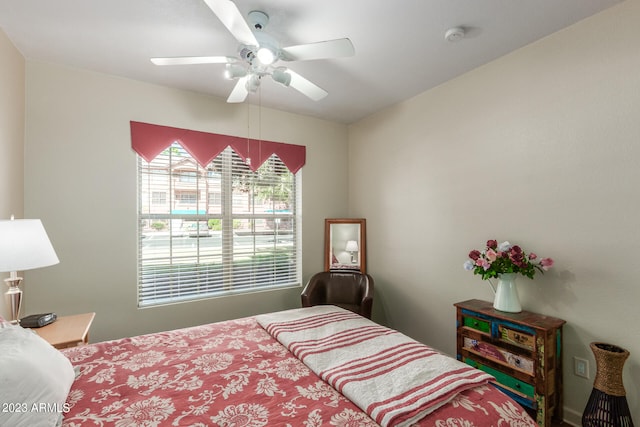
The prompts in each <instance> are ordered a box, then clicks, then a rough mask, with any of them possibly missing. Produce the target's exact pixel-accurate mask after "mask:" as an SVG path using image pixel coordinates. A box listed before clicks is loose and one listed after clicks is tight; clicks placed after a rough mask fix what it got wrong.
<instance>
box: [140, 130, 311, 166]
mask: <svg viewBox="0 0 640 427" xmlns="http://www.w3.org/2000/svg"><path fill="white" fill-rule="evenodd" d="M176 141H177V142H179V143H180V145H182V147H183V148H184V149H185V150H186V151H187V152H188V153H189V154H190V155H191V156H192V157H193V158H194V159H195V160H196V161H197V162H198V163H199V164H200V166H202V167H205V166H206V165H208V164H209V163H210V162H211V161H212V160H213V159H215V158H216V157H217V156H218V155H219V154H220V153H221V152H222V151H223V150H224V149H225V148H227V147H228V146H231V148H232V149H233V151H235V152H236V153H237V154H238V155H239V156H240V157H241V158H242V159H243V160H245V161H246V160H247V159H251V162H250V165H249V167H250V168H251V170H253V171H256V170H258V168H260V166H261V165H262V163H264V162H265V161H266V160H267V159H268V158H269V157H271V155H272V154H275V155H276V156H278V157H279V158H280V160H282V163H284V164H285V165H286V166H287V168H288V169H289V170H290V171H291V172H292V173H296V172H298V170H299V169H300V168H301V167H302V166H304V163H305V159H306V147H305V146H303V145H294V144H284V143H282V142H271V141H262V140H257V139H247V138H240V137H238V136H229V135H220V134H217V133H208V132H199V131H195V130H189V129H180V128H174V127H169V126H160V125H153V124H150V123H141V122H134V121H132V122H131V148H133V150H134V151H135V152H136V153H138V154H139V155H140V156H142V158H143V159H145V160H146V161H147V162H150V161H152V160H153V159H154V158H155V157H156V156H157V155H158V154H160V153H161V152H162V151H164V150H165V149H167V148H168V147H169V146H170V145H171V144H173V143H174V142H176Z"/></svg>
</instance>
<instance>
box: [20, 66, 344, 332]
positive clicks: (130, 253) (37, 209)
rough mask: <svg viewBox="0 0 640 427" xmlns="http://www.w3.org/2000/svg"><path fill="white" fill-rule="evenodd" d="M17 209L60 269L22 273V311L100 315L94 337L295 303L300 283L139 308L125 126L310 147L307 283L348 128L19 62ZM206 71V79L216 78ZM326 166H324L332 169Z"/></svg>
mask: <svg viewBox="0 0 640 427" xmlns="http://www.w3.org/2000/svg"><path fill="white" fill-rule="evenodd" d="M26 75H27V78H26V80H27V95H26V99H27V109H26V111H27V114H26V128H27V135H26V161H25V211H26V212H27V213H28V214H29V215H30V216H33V217H39V218H41V219H42V221H43V223H44V225H45V227H46V229H47V232H48V233H49V236H50V238H51V240H52V243H53V245H54V247H55V249H56V251H57V253H58V256H59V258H60V264H58V265H56V266H52V267H48V268H43V269H39V270H32V271H30V272H27V274H26V275H25V276H26V277H25V280H27V279H28V282H29V283H28V286H27V290H26V312H29V313H34V312H42V311H51V310H52V311H56V312H58V314H70V313H79V312H88V311H95V312H96V313H97V316H96V320H95V323H94V327H93V328H92V340H94V341H97V340H104V339H109V338H115V337H121V336H127V335H135V334H141V333H147V332H151V331H158V330H166V329H173V328H177V327H182V326H187V325H193V324H200V323H207V322H213V321H218V320H223V319H229V318H237V317H242V316H247V315H251V314H255V313H261V312H269V311H274V310H280V309H286V308H292V307H297V306H299V304H300V302H299V294H300V288H294V289H289V290H283V291H274V292H264V293H256V294H251V295H244V296H234V297H228V298H221V299H210V300H207V301H202V302H194V303H183V304H175V305H170V306H165V307H158V308H148V309H144V310H139V309H138V308H137V307H136V251H137V243H136V242H137V240H136V212H137V210H136V203H137V201H136V155H135V153H134V152H133V151H132V150H131V148H130V144H131V139H130V134H129V121H130V120H136V121H143V122H149V123H157V124H162V125H168V126H175V127H182V128H188V129H195V130H200V131H205V132H214V133H222V134H229V135H239V136H246V134H247V128H248V123H247V117H248V116H249V117H250V118H251V119H252V123H251V125H250V126H249V130H250V133H251V135H250V136H251V137H254V138H255V137H258V136H261V137H262V138H264V139H268V140H272V141H282V142H287V143H292V144H301V145H306V146H307V164H306V166H305V167H304V168H303V169H302V174H303V175H302V181H303V195H302V204H303V209H302V211H303V218H304V219H303V279H304V280H306V279H308V277H309V276H310V275H311V274H312V273H314V272H316V271H319V270H321V269H322V267H323V255H322V240H323V232H324V218H325V217H328V216H344V215H345V214H346V206H347V188H346V185H345V183H346V179H347V176H346V170H347V168H346V153H347V128H346V126H345V125H340V124H336V123H332V122H327V121H322V120H317V119H312V118H309V117H303V116H298V115H295V114H287V113H283V112H278V111H273V110H269V109H264V110H263V111H262V114H261V121H262V131H261V134H260V135H259V134H258V122H257V118H258V117H259V115H258V112H257V110H256V109H255V108H252V110H251V111H250V114H249V115H248V114H247V104H240V105H229V104H227V103H226V102H224V100H221V99H217V98H212V97H208V96H203V95H198V94H195V93H190V92H183V91H178V90H174V89H169V88H164V87H159V86H154V85H150V84H145V83H140V82H136V81H132V80H127V79H123V78H118V77H113V76H107V75H103V74H97V73H93V72H89V71H82V70H77V69H71V68H65V67H60V66H56V65H51V64H44V63H37V62H30V61H28V62H27V73H26ZM212 78H213V77H212ZM328 171H331V172H330V173H329V172H328Z"/></svg>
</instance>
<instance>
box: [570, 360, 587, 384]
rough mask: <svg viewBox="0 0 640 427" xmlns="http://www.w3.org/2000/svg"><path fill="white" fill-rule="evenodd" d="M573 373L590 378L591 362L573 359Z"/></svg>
mask: <svg viewBox="0 0 640 427" xmlns="http://www.w3.org/2000/svg"><path fill="white" fill-rule="evenodd" d="M573 373H574V374H576V375H577V376H579V377H583V378H587V379H588V378H589V361H588V360H586V359H582V358H580V357H575V356H574V357H573Z"/></svg>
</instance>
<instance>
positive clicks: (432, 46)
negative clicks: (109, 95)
mask: <svg viewBox="0 0 640 427" xmlns="http://www.w3.org/2000/svg"><path fill="white" fill-rule="evenodd" d="M620 1H621V0H237V1H236V4H237V6H238V8H239V10H240V11H241V12H242V13H243V15H244V16H246V14H247V13H248V12H249V11H251V10H262V11H264V12H266V13H267V14H268V15H269V16H270V22H269V25H268V26H267V28H266V31H267V32H269V33H270V34H271V35H273V36H275V37H276V38H277V39H278V40H279V41H280V43H281V45H282V46H290V45H297V44H303V43H311V42H316V41H322V40H329V39H336V38H342V37H348V38H350V39H351V41H352V42H353V45H354V46H355V50H356V55H355V56H354V57H348V58H339V59H326V60H325V59H323V60H314V61H303V62H290V63H286V65H287V66H289V67H290V68H291V69H292V70H294V71H296V72H297V73H299V74H301V75H303V76H304V77H306V78H307V79H309V80H311V81H312V82H314V83H316V84H317V85H318V86H320V87H322V88H324V89H325V90H327V91H328V92H329V95H328V96H327V97H326V98H324V99H322V100H320V101H318V102H315V101H311V100H310V99H308V98H306V97H305V96H303V95H302V94H300V93H299V92H297V91H295V90H293V89H291V88H286V87H284V86H281V85H279V84H277V83H275V82H273V81H271V80H270V79H264V80H265V81H264V82H263V83H262V85H261V89H260V91H259V92H258V93H256V94H252V95H250V96H249V102H251V103H254V104H258V103H260V104H261V105H263V106H269V107H273V108H277V109H280V110H285V111H291V112H296V113H301V114H306V115H310V116H315V117H320V118H325V119H328V120H333V121H338V122H342V123H351V122H354V121H356V120H358V119H360V118H362V117H365V116H367V115H369V114H371V113H373V112H375V111H377V110H380V109H383V108H385V107H387V106H389V105H392V104H395V103H397V102H400V101H402V100H405V99H408V98H411V97H413V96H415V95H417V94H418V93H420V92H423V91H425V90H428V89H429V88H432V87H434V86H436V85H438V84H441V83H443V82H445V81H447V80H449V79H451V78H453V77H456V76H458V75H460V74H462V73H465V72H466V71H469V70H471V69H473V68H475V67H478V66H480V65H482V64H484V63H487V62H489V61H491V60H493V59H495V58H498V57H500V56H502V55H504V54H506V53H508V52H510V51H513V50H515V49H517V48H519V47H521V46H524V45H526V44H529V43H531V42H533V41H535V40H538V39H540V38H542V37H545V36H546V35H549V34H551V33H553V32H556V31H558V30H560V29H562V28H564V27H567V26H569V25H571V24H573V23H575V22H577V21H580V20H582V19H584V18H586V17H589V16H591V15H593V14H595V13H598V12H600V11H601V10H603V9H605V8H607V7H610V6H612V5H614V4H617V3H619V2H620ZM455 26H462V27H464V28H465V29H466V31H467V35H466V37H465V38H464V39H462V40H460V41H457V42H453V43H452V42H447V41H446V40H445V39H444V34H445V32H446V30H447V29H449V28H451V27H455ZM0 28H2V30H3V31H4V32H5V33H6V35H7V36H8V37H9V39H10V40H11V41H12V42H13V44H14V45H15V46H16V48H17V49H18V50H19V51H20V52H21V53H22V54H23V55H24V56H25V58H27V59H28V60H36V61H46V62H53V63H59V64H64V65H67V66H72V67H77V68H83V69H88V70H94V71H98V72H102V73H108V74H114V75H119V76H124V77H128V78H132V79H136V80H142V81H146V82H152V83H157V84H161V85H166V86H172V87H177V88H182V89H187V90H192V91H196V92H202V93H206V94H211V95H215V96H219V97H222V98H224V99H226V98H227V96H228V95H229V93H230V92H231V90H232V88H233V86H234V83H235V82H234V81H229V80H225V79H224V78H223V77H222V72H223V70H224V65H220V64H209V65H184V66H182V65H181V66H165V67H159V66H156V65H153V64H152V63H151V62H150V61H149V58H150V57H159V56H162V57H164V56H209V55H227V56H235V55H236V53H237V47H238V43H237V41H236V40H235V39H234V38H233V37H232V36H231V34H230V33H229V32H228V31H227V30H226V28H225V27H224V26H223V25H222V24H221V22H220V21H219V20H218V18H217V17H216V16H215V15H214V14H213V12H212V11H211V10H210V9H209V8H208V7H207V6H206V4H205V3H204V1H203V0H2V1H0Z"/></svg>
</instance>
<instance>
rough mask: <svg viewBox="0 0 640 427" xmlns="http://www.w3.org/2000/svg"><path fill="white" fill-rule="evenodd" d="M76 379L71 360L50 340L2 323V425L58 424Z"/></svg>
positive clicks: (47, 426)
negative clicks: (51, 343)
mask: <svg viewBox="0 0 640 427" xmlns="http://www.w3.org/2000/svg"><path fill="white" fill-rule="evenodd" d="M74 379H75V373H74V371H73V367H72V366H71V362H69V359H67V358H66V357H65V356H64V355H63V354H62V353H60V352H59V351H58V350H56V349H55V348H54V347H52V346H51V345H50V344H49V343H48V342H46V341H45V340H44V339H42V338H41V337H39V336H38V335H36V334H35V333H34V332H33V331H31V330H29V329H24V328H22V327H20V326H17V325H11V324H8V323H0V405H2V407H0V426H12V427H23V426H24V427H52V426H55V425H58V424H59V423H60V421H61V420H62V414H63V412H65V410H66V404H65V402H66V400H67V395H68V394H69V390H70V389H71V384H73V380H74Z"/></svg>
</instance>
